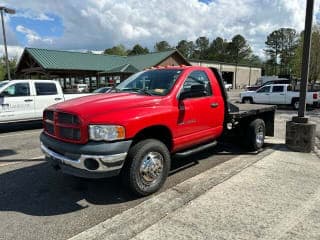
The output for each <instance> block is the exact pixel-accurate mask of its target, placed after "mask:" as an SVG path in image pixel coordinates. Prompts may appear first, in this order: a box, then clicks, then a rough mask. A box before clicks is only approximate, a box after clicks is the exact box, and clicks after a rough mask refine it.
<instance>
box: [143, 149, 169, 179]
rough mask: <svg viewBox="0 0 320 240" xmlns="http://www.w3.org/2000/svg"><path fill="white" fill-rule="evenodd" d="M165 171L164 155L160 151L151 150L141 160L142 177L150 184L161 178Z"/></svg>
mask: <svg viewBox="0 0 320 240" xmlns="http://www.w3.org/2000/svg"><path fill="white" fill-rule="evenodd" d="M162 171H163V157H162V155H161V154H160V153H158V152H149V153H148V154H147V155H146V156H145V157H144V158H143V159H142V161H141V166H140V172H139V173H140V177H141V179H142V180H143V182H145V183H146V184H148V185H150V184H152V183H154V182H156V181H157V180H158V179H160V178H161V174H162Z"/></svg>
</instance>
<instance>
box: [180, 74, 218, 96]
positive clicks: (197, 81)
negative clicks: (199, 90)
mask: <svg viewBox="0 0 320 240" xmlns="http://www.w3.org/2000/svg"><path fill="white" fill-rule="evenodd" d="M193 85H203V87H204V89H205V91H204V93H203V96H211V95H212V90H211V84H210V81H209V79H208V76H207V74H206V73H205V72H203V71H193V72H192V73H190V75H189V76H188V77H187V79H186V81H185V82H184V84H183V87H182V91H181V92H183V93H188V92H191V86H193ZM203 96H202V97H203Z"/></svg>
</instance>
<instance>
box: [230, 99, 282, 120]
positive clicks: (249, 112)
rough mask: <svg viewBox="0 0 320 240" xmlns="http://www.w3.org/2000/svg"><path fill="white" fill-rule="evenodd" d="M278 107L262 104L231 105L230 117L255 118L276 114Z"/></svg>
mask: <svg viewBox="0 0 320 240" xmlns="http://www.w3.org/2000/svg"><path fill="white" fill-rule="evenodd" d="M276 108H277V107H276V106H274V105H262V104H244V103H229V115H230V117H231V118H234V119H241V118H244V117H248V116H255V115H259V114H261V113H267V112H273V113H274V112H275V110H276Z"/></svg>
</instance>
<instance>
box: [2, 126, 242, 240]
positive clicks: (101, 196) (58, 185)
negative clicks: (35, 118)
mask: <svg viewBox="0 0 320 240" xmlns="http://www.w3.org/2000/svg"><path fill="white" fill-rule="evenodd" d="M40 132H41V129H39V126H34V129H30V128H29V127H28V128H27V130H24V129H23V127H21V129H17V131H4V132H2V133H0V142H1V150H0V183H1V188H0V239H66V238H69V237H71V236H73V235H75V234H77V233H79V232H81V231H83V230H85V229H87V228H89V227H91V226H93V225H95V224H97V223H99V222H101V221H103V220H106V219H108V218H110V217H112V216H114V215H116V214H118V213H120V212H122V211H124V210H126V209H128V208H131V207H133V206H135V205H137V204H139V203H140V202H142V201H144V200H145V199H146V198H141V199H136V198H135V197H134V196H132V195H130V194H129V193H128V192H127V191H126V189H124V188H123V187H122V185H121V184H120V180H119V178H117V177H115V178H110V179H100V180H82V179H78V178H75V177H72V176H67V175H63V174H61V173H60V172H56V171H55V170H53V168H52V167H51V166H50V165H49V164H48V163H46V162H44V160H43V156H42V153H41V152H40V150H39V134H40ZM242 152H243V150H242V149H241V148H237V147H236V146H232V145H226V144H220V145H219V146H218V147H216V148H213V149H211V150H209V151H206V152H203V153H201V154H198V155H197V156H193V157H188V158H183V159H176V160H175V161H174V163H173V165H172V169H171V173H170V176H169V179H168V181H167V182H166V185H165V186H164V188H163V189H162V191H163V190H165V189H168V188H170V187H172V186H175V185H176V184H178V183H180V182H182V181H184V180H186V179H188V178H191V177H193V176H195V175H197V174H199V173H201V172H203V171H205V170H207V169H209V168H212V167H214V166H216V165H218V164H220V163H222V162H225V161H227V160H229V159H231V158H232V157H234V156H235V155H238V154H241V153H242Z"/></svg>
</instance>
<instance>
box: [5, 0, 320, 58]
mask: <svg viewBox="0 0 320 240" xmlns="http://www.w3.org/2000/svg"><path fill="white" fill-rule="evenodd" d="M305 4H306V0H233V1H230V0H174V1H168V0H73V1H71V0H69V1H61V0H41V1H40V0H23V1H21V0H5V1H1V0H0V6H6V7H9V8H13V9H15V10H16V14H14V15H9V14H5V26H6V34H7V42H8V51H9V56H10V57H13V56H17V57H19V56H20V55H21V53H22V51H23V49H24V47H35V48H48V49H58V50H59V49H60V50H76V51H84V50H91V51H98V52H99V51H102V50H104V49H106V48H110V47H113V46H115V45H118V44H123V45H124V46H125V47H126V48H131V47H132V46H133V45H135V44H137V43H139V44H140V45H142V46H143V47H148V48H149V49H150V50H153V46H154V44H155V43H156V42H157V41H162V40H165V41H168V42H169V43H170V44H171V45H172V46H176V45H177V43H178V41H179V40H183V39H186V40H189V41H190V40H192V41H195V40H196V39H197V38H198V37H200V36H206V37H208V38H209V39H210V42H211V41H212V40H213V39H215V38H216V37H222V38H224V39H227V40H230V39H231V38H232V37H233V36H234V35H236V34H241V35H243V36H244V37H245V38H246V39H247V40H248V43H249V44H250V46H251V47H252V49H253V51H254V53H255V54H257V55H259V56H260V57H263V56H264V51H263V49H264V48H265V41H266V37H267V35H268V34H269V33H271V32H272V31H274V30H276V29H279V28H281V27H290V28H294V29H296V30H297V31H298V32H300V31H301V30H303V28H304V18H305ZM314 15H315V17H314V21H319V22H320V0H316V1H315V6H314ZM3 52H4V48H3V39H2V35H1V37H0V55H2V54H3Z"/></svg>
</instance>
